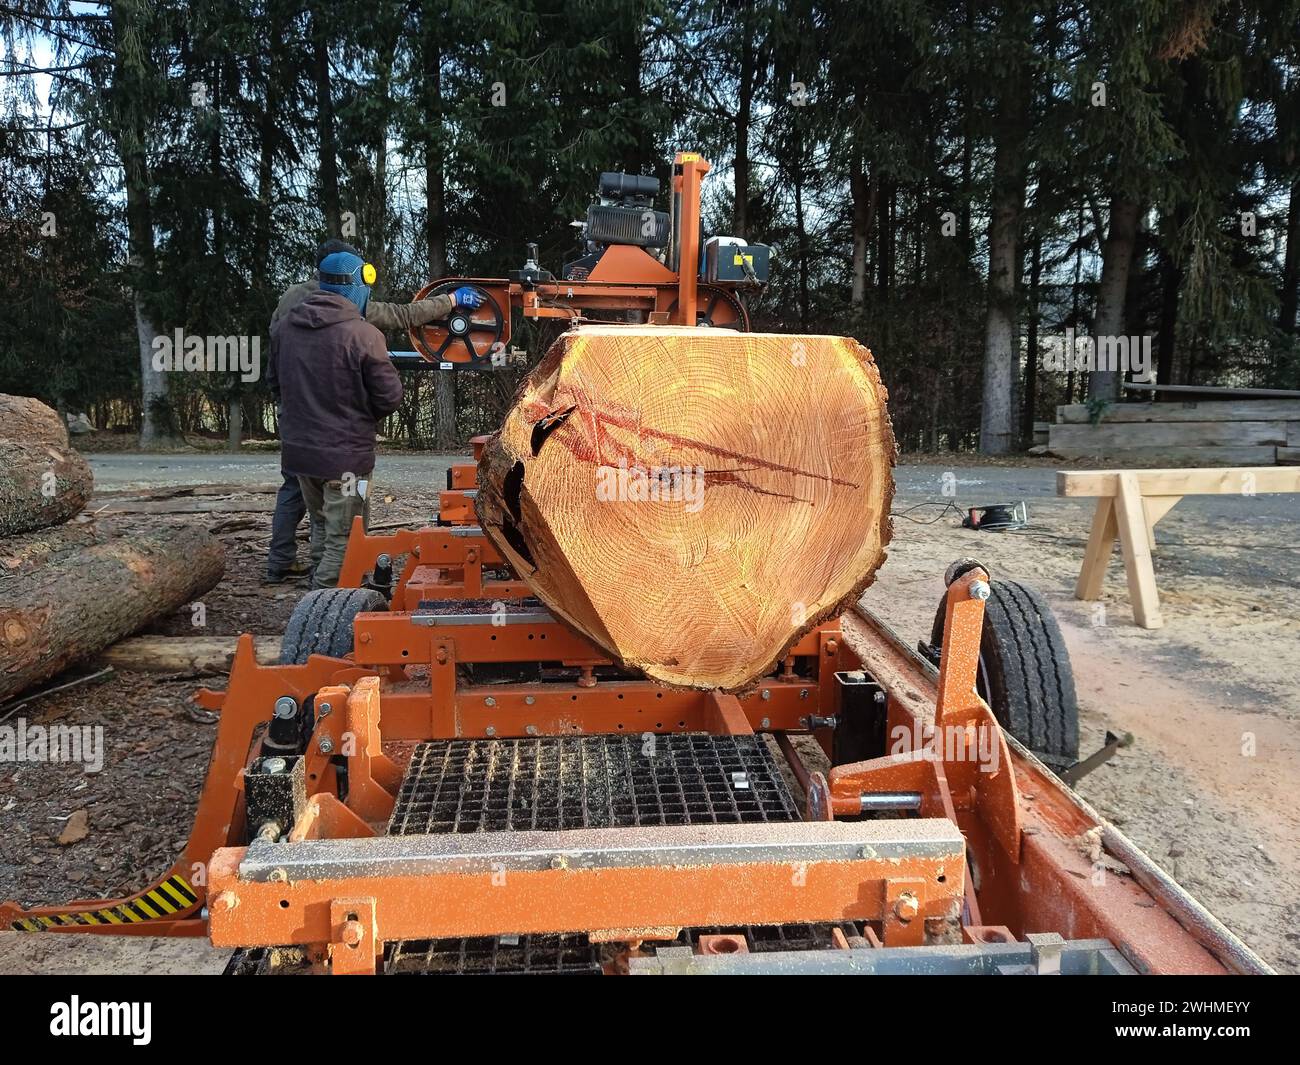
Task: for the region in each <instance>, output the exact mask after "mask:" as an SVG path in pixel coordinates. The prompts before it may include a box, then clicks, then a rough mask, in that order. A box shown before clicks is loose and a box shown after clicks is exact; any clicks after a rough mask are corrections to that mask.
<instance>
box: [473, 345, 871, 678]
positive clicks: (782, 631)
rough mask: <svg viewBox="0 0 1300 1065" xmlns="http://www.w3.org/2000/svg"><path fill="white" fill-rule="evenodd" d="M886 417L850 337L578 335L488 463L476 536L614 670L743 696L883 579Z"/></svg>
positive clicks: (547, 370)
mask: <svg viewBox="0 0 1300 1065" xmlns="http://www.w3.org/2000/svg"><path fill="white" fill-rule="evenodd" d="M886 398H887V397H886V394H885V390H884V388H883V387H882V385H881V383H880V375H879V373H878V372H877V370H876V366H875V363H874V361H873V360H872V358H871V353H870V352H869V351H867V350H866V349H865V348H863V347H861V346H860V345H858V344H857V343H856V342H855V341H853V340H851V339H848V338H843V337H825V336H785V335H765V334H756V333H732V332H729V331H725V330H708V329H687V328H680V329H679V328H671V327H663V326H659V327H652V328H645V329H637V328H629V327H599V326H597V327H586V328H581V329H577V330H573V331H571V332H569V333H566V334H564V336H562V337H561V338H560V339H559V340H558V341H556V343H555V345H554V346H553V347H552V348H551V350H550V351H549V352H548V353H547V355H546V356H545V357H544V358H543V360H542V362H541V363H540V364H539V365H538V366H537V368H536V369H535V370H534V371H533V372H532V373H531V374H530V375H529V377H528V378H527V379H526V380H525V381H524V384H523V386H522V388H521V389H520V392H519V394H518V396H517V397H516V399H515V402H514V405H513V406H512V408H511V410H510V412H509V414H508V415H507V417H506V420H505V423H504V425H503V427H502V429H501V430H500V432H498V433H497V434H496V435H495V436H493V437H492V438H491V440H490V441H489V442H488V443H487V445H486V446H485V449H484V452H483V456H482V458H481V460H480V463H479V477H478V481H479V491H478V497H477V500H476V508H477V512H478V517H479V521H480V523H481V524H482V527H483V529H484V531H485V532H486V533H487V534H488V536H490V537H491V539H492V540H493V542H494V543H495V544H496V545H497V547H498V548H499V549H500V550H501V551H502V553H503V555H504V557H505V558H506V559H508V560H509V562H510V563H511V564H512V566H513V567H514V568H515V570H516V571H517V572H518V573H519V574H520V575H521V576H522V577H523V578H524V579H525V580H526V581H527V582H528V583H529V585H530V586H531V588H532V589H533V591H534V592H535V593H536V594H537V596H538V597H539V598H540V599H541V600H542V601H543V602H544V603H545V604H546V605H547V606H548V607H549V608H550V609H551V611H552V612H553V613H554V614H556V615H557V616H558V617H560V618H562V619H563V620H564V621H566V622H567V623H568V624H569V625H571V626H572V627H574V628H575V629H577V630H578V631H579V632H581V633H582V634H584V635H585V636H587V637H588V638H589V639H590V640H591V641H592V642H593V643H595V644H596V645H597V646H598V647H600V648H601V649H602V650H603V651H604V652H605V653H607V654H608V655H609V656H610V658H612V659H613V660H615V661H616V662H619V663H621V664H623V665H625V666H629V667H633V668H636V669H638V670H640V671H642V672H644V673H645V674H647V675H648V676H650V677H653V678H655V679H657V680H660V681H663V682H665V683H669V684H674V685H680V686H686V687H694V688H706V689H707V688H723V689H727V690H737V689H740V688H743V687H745V686H746V685H747V684H749V683H751V682H752V681H753V680H754V679H755V678H757V677H759V676H761V675H763V674H764V673H765V672H767V671H768V670H770V669H771V668H772V667H773V666H774V665H775V664H776V663H777V662H778V661H779V660H780V659H781V657H782V656H783V655H784V654H785V652H786V651H787V650H788V649H789V647H790V646H792V645H793V643H794V642H795V641H796V640H798V638H799V637H800V636H801V635H802V634H803V633H804V632H806V631H808V630H809V629H810V628H812V627H813V626H814V625H816V624H817V623H818V622H820V621H822V620H824V619H826V618H828V617H831V616H833V615H835V614H837V613H839V612H840V611H841V610H842V609H843V608H844V607H845V605H846V604H848V603H849V602H850V601H851V600H853V599H854V598H855V597H856V596H857V595H858V594H860V593H861V592H862V590H863V589H864V588H865V587H866V586H867V585H868V584H869V583H870V582H871V580H872V579H873V577H874V574H875V572H876V570H877V568H878V567H879V566H880V564H881V563H882V562H883V561H884V558H885V547H886V545H887V544H888V542H889V537H890V520H889V504H890V500H891V498H892V496H893V476H892V469H891V468H892V466H893V462H894V458H895V447H894V438H893V433H892V430H891V427H890V423H889V416H888V414H887V412H886V407H885V401H886Z"/></svg>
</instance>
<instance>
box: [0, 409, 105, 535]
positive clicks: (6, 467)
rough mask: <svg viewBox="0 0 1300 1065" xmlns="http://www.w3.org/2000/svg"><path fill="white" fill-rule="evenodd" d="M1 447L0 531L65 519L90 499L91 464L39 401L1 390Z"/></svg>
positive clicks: (28, 528) (28, 529) (7, 532)
mask: <svg viewBox="0 0 1300 1065" xmlns="http://www.w3.org/2000/svg"><path fill="white" fill-rule="evenodd" d="M0 451H2V452H3V455H4V461H3V462H2V463H0V536H13V535H15V534H17V533H25V532H31V531H32V530H33V529H43V528H45V527H46V526H49V525H57V524H59V523H60V522H65V521H67V520H68V519H69V518H70V517H72V515H74V514H76V513H78V512H79V511H80V510H81V508H82V507H84V506H85V505H86V501H87V500H89V499H90V493H91V490H92V489H93V488H94V478H93V477H92V476H91V473H90V466H89V465H87V463H86V460H85V459H83V458H82V457H81V455H80V454H78V453H77V452H76V451H74V450H72V448H71V447H70V446H69V445H68V430H67V428H66V427H65V426H64V424H63V419H62V418H60V417H59V414H58V412H57V411H54V410H52V409H51V408H49V407H47V406H45V404H44V403H40V402H38V401H37V400H34V399H29V398H28V397H26V396H8V395H0Z"/></svg>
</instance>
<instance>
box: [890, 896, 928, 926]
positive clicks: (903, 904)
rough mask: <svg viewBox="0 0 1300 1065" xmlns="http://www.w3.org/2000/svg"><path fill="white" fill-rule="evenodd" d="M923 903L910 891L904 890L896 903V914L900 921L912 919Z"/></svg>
mask: <svg viewBox="0 0 1300 1065" xmlns="http://www.w3.org/2000/svg"><path fill="white" fill-rule="evenodd" d="M920 909H921V904H920V903H919V902H918V901H917V899H916V896H915V895H913V894H912V893H911V892H910V891H904V892H903V893H902V894H901V895H899V896H898V901H897V902H895V903H894V916H895V917H897V918H898V919H899V920H900V921H910V920H911V919H912V918H913V917H915V916H916V915H917V913H919V912H920Z"/></svg>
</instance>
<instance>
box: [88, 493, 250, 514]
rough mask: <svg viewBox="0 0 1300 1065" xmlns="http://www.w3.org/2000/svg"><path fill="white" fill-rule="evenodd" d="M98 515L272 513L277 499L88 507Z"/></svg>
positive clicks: (164, 501)
mask: <svg viewBox="0 0 1300 1065" xmlns="http://www.w3.org/2000/svg"><path fill="white" fill-rule="evenodd" d="M88 509H89V510H91V511H92V512H93V513H95V514H270V513H271V512H272V511H273V510H275V500H274V499H273V498H267V497H266V496H256V497H250V498H248V499H114V500H106V501H105V502H104V503H103V504H101V505H99V506H96V504H95V502H94V501H92V502H91V504H90V507H89V508H88Z"/></svg>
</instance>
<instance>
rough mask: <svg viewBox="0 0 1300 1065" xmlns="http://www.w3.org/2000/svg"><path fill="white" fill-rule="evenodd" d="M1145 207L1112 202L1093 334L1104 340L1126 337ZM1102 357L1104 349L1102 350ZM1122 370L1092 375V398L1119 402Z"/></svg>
mask: <svg viewBox="0 0 1300 1065" xmlns="http://www.w3.org/2000/svg"><path fill="white" fill-rule="evenodd" d="M1141 215H1142V208H1141V205H1140V204H1139V203H1138V202H1137V201H1136V200H1130V199H1126V198H1124V197H1123V196H1114V197H1112V198H1111V201H1110V226H1109V227H1108V231H1107V234H1106V243H1105V245H1104V246H1103V247H1102V250H1101V281H1100V282H1099V283H1098V285H1097V317H1096V318H1095V319H1094V321H1093V333H1094V335H1095V337H1096V338H1097V339H1098V340H1100V339H1101V338H1103V337H1120V336H1124V335H1125V334H1124V301H1125V299H1126V298H1127V296H1128V275H1129V271H1130V270H1131V269H1132V267H1133V249H1134V248H1135V247H1136V246H1137V227H1138V220H1139V219H1140V218H1141ZM1098 354H1099V355H1100V347H1099V348H1098ZM1122 378H1123V373H1122V371H1121V370H1118V369H1115V370H1094V371H1093V372H1092V373H1090V374H1089V375H1088V399H1090V400H1105V401H1106V402H1108V403H1109V402H1113V401H1114V400H1117V399H1119V394H1120V381H1121V379H1122Z"/></svg>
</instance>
